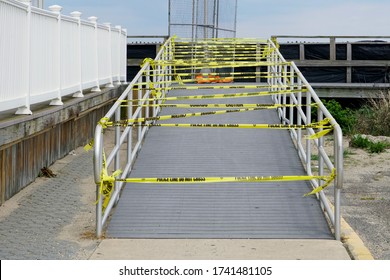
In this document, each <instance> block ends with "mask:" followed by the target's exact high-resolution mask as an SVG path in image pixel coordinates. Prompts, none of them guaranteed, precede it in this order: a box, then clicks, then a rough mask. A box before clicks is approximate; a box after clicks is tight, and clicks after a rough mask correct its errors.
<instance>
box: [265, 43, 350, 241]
mask: <svg viewBox="0 0 390 280" xmlns="http://www.w3.org/2000/svg"><path fill="white" fill-rule="evenodd" d="M269 47H270V49H271V50H272V53H271V55H270V57H269V60H271V61H272V62H274V63H275V65H276V66H270V67H269V71H270V72H271V73H277V74H278V75H275V76H279V78H269V79H268V83H269V84H270V85H273V86H275V85H276V86H277V85H280V86H281V88H282V87H283V89H285V88H286V87H291V88H294V87H295V88H298V89H303V87H304V88H305V89H306V91H307V92H306V94H305V97H306V103H305V105H306V112H304V110H303V109H302V106H301V105H303V102H302V99H303V92H302V91H299V92H296V93H290V94H289V95H288V96H287V94H283V95H274V96H273V99H274V102H275V103H278V104H288V99H287V97H288V98H289V102H290V104H292V105H296V109H295V111H294V109H290V112H289V116H287V111H286V107H283V108H279V109H278V112H279V117H280V119H281V120H282V122H285V123H287V122H288V123H289V124H309V123H311V114H312V111H311V104H312V103H315V104H316V105H317V106H318V107H317V112H318V121H322V120H323V119H324V117H325V118H328V119H329V120H330V124H331V125H332V126H333V147H334V162H333V163H332V161H331V159H330V157H329V156H328V155H327V154H326V152H325V149H324V146H323V145H324V137H320V138H319V139H315V140H309V139H306V140H305V141H304V142H302V138H303V137H302V131H301V130H300V129H297V130H291V131H290V132H291V133H290V134H291V138H292V139H293V141H294V143H295V144H296V148H297V150H298V153H299V156H300V157H301V160H302V162H303V164H304V167H305V169H306V172H307V174H308V175H313V171H312V166H313V160H312V158H311V155H312V154H313V149H312V145H311V144H312V142H311V141H313V143H314V145H315V146H316V148H317V150H318V174H319V175H324V173H325V169H326V170H327V171H328V172H329V173H331V172H332V170H333V169H335V170H336V178H335V181H334V207H333V209H332V207H331V205H330V203H329V201H328V199H327V198H326V196H325V194H324V192H323V191H321V192H319V194H318V198H319V200H320V202H321V206H322V208H323V210H324V211H325V213H326V214H327V215H328V217H329V220H330V222H331V224H332V225H333V227H334V235H335V238H336V240H340V238H341V226H340V221H341V217H340V193H341V189H342V187H343V134H342V130H341V128H340V125H339V124H338V123H337V122H336V120H335V119H334V118H333V116H332V115H331V113H330V112H329V111H328V110H327V108H326V107H325V105H324V104H323V103H322V101H321V100H320V98H319V97H318V95H317V94H316V92H315V91H314V90H313V88H312V87H311V85H310V84H309V83H308V82H307V80H306V79H305V77H304V76H303V75H302V73H301V72H300V71H299V69H298V67H297V66H296V65H295V63H294V62H290V63H288V62H287V61H286V60H285V59H284V58H283V56H282V55H281V53H280V52H279V50H278V48H277V47H276V46H275V44H274V42H273V41H272V40H270V41H269ZM277 62H283V64H282V63H277ZM287 74H288V75H289V76H287ZM283 75H284V77H283V78H280V76H283ZM271 76H272V75H271ZM274 90H275V91H277V90H278V89H277V88H275V89H274ZM294 113H295V114H294ZM306 131H307V132H306V133H307V135H313V134H314V133H315V132H314V130H313V129H307V130H306ZM311 183H312V185H313V187H314V188H316V187H318V186H319V185H320V182H318V181H317V180H311Z"/></svg>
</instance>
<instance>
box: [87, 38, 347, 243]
mask: <svg viewBox="0 0 390 280" xmlns="http://www.w3.org/2000/svg"><path fill="white" fill-rule="evenodd" d="M172 44H173V41H172V39H169V40H167V41H166V42H165V44H164V45H163V46H162V48H161V50H160V52H159V53H158V55H157V57H156V59H155V60H159V59H162V60H165V61H168V60H172ZM264 44H268V48H269V54H268V57H267V60H268V61H269V62H271V63H269V64H268V65H269V66H268V72H269V74H271V75H268V76H272V74H277V75H274V77H271V78H268V84H269V85H270V87H271V90H275V91H278V90H279V89H286V88H288V87H291V88H294V91H292V93H289V94H275V95H273V97H272V98H273V101H274V102H275V103H276V104H286V105H287V104H292V105H295V106H294V107H291V108H290V111H289V112H287V109H286V106H284V107H281V108H279V109H278V114H279V117H280V119H281V122H283V123H288V124H298V125H300V124H310V123H311V122H312V120H311V113H312V110H311V104H312V103H316V104H317V106H318V109H317V110H318V121H321V120H323V119H324V118H328V119H329V120H330V123H331V125H332V126H333V131H334V132H333V133H334V139H333V147H334V159H333V160H331V157H330V156H329V155H328V154H327V153H326V151H325V149H324V137H323V136H322V137H319V138H318V139H316V140H302V139H303V131H302V130H301V129H296V130H290V135H291V137H292V139H293V141H294V143H295V145H296V148H297V150H298V154H299V156H300V158H301V160H302V163H303V165H304V167H305V170H306V172H307V175H313V172H314V171H313V170H312V166H313V160H312V158H311V155H312V154H313V145H312V142H313V143H314V146H315V147H316V148H317V151H318V157H319V159H318V162H319V164H318V175H320V176H322V175H324V174H325V173H326V172H327V173H331V172H332V171H333V170H334V169H335V170H336V174H337V176H336V179H335V181H334V209H332V207H331V205H330V203H329V202H328V200H327V198H326V196H325V194H324V192H323V191H320V192H319V193H318V194H317V197H318V199H319V200H320V202H321V206H322V208H323V210H324V212H325V213H326V215H327V216H328V218H329V221H330V223H331V224H332V226H333V227H334V234H335V238H336V239H337V240H340V191H341V189H342V184H343V144H342V131H341V128H340V126H339V125H338V124H337V122H336V120H335V119H334V118H333V117H332V115H331V114H330V112H329V111H328V110H327V109H326V107H325V106H324V104H323V103H322V102H321V100H320V99H319V97H318V95H317V94H316V92H315V91H314V90H313V88H312V87H311V86H310V84H309V83H308V82H307V80H306V79H305V78H304V77H303V75H302V74H301V72H300V71H299V69H298V68H297V66H296V65H295V64H294V63H293V62H291V63H290V62H286V60H285V59H284V58H283V56H282V55H281V54H280V52H279V50H278V49H277V48H276V46H275V44H274V43H273V42H272V41H271V40H268V41H265V42H263V41H262V42H261V43H259V44H256V45H263V46H264ZM264 59H265V58H264ZM153 68H154V69H153ZM172 70H173V69H172V66H169V63H168V64H164V63H162V64H160V63H155V65H151V64H150V62H148V61H146V62H145V63H144V65H143V66H142V68H141V70H140V72H139V73H138V74H137V75H136V76H135V78H134V79H133V81H132V82H131V83H130V84H129V86H128V87H127V89H126V90H125V91H124V93H123V94H122V95H121V96H120V97H119V99H118V100H117V101H116V102H115V104H114V106H113V107H112V108H111V109H110V110H109V112H108V113H107V114H106V115H105V118H107V119H110V120H111V118H114V120H115V121H120V117H121V108H122V106H121V104H122V102H123V101H125V100H132V94H133V89H135V86H136V85H137V84H138V85H139V84H141V83H142V84H144V85H147V86H145V87H142V86H141V87H138V88H137V91H138V97H137V100H138V107H137V109H136V110H135V112H134V113H132V111H131V110H132V107H130V106H129V107H127V116H131V118H132V119H135V118H141V117H142V116H143V109H142V108H143V107H145V106H143V105H145V102H146V100H147V99H148V98H149V96H150V95H151V92H152V90H151V87H150V86H149V84H152V85H153V87H155V88H158V87H159V86H161V87H162V89H161V92H162V97H164V95H165V92H164V90H163V88H165V87H166V86H167V85H169V84H171V83H172V81H171V78H172V76H173V73H172V72H173V71H172ZM150 73H154V74H153V75H151V74H150ZM156 74H157V75H156ZM278 87H279V88H278ZM296 89H298V91H297V90H296ZM299 89H302V90H299ZM303 89H305V93H304V91H303ZM304 98H306V101H305V103H304V102H303V101H304ZM148 102H149V101H148ZM154 102H156V101H154ZM301 105H306V110H303V108H302V107H303V106H301ZM148 109H149V108H148V106H146V108H145V114H148ZM158 113H159V109H158V106H157V107H156V106H153V116H157V114H158ZM103 130H104V128H103V124H102V123H100V124H98V125H97V127H96V132H95V144H94V148H95V149H94V176H95V183H96V187H97V198H98V203H97V208H96V209H97V210H96V223H97V226H96V227H97V229H96V230H97V236H98V237H100V236H101V234H102V229H103V226H104V224H105V223H106V221H107V218H108V216H109V214H110V211H111V210H112V208H113V207H114V205H115V203H116V202H117V201H118V199H119V194H120V191H121V189H122V187H123V183H124V182H115V186H114V191H113V192H112V194H111V198H110V200H109V202H108V205H106V207H105V211H104V213H103V200H102V196H101V195H100V192H101V190H100V181H101V172H102V169H103V162H104V159H103V153H104V151H103V147H104V143H103V137H102V133H103ZM132 130H133V127H131V126H129V127H126V128H124V129H123V131H122V130H121V127H119V126H117V127H115V146H114V148H113V150H112V151H111V153H110V154H109V155H108V156H107V160H106V162H105V165H106V168H107V170H111V169H112V171H114V170H118V169H120V168H121V163H120V158H119V156H120V155H119V151H120V147H121V146H122V145H123V144H125V142H126V140H127V158H126V160H125V164H123V165H124V168H123V173H122V175H121V176H120V179H125V178H126V176H127V175H128V173H129V172H130V171H131V169H132V165H133V163H134V160H135V158H136V156H137V153H138V151H139V150H140V148H141V145H142V141H143V138H144V136H145V134H146V132H147V130H148V126H138V139H137V142H136V143H134V147H133V145H132V142H131V138H132ZM305 131H306V134H307V135H314V134H315V131H314V130H313V129H306V130H305ZM112 163H114V164H113V168H110V166H111V165H112ZM321 183H323V182H321V181H318V180H314V179H313V180H311V184H312V186H313V187H314V188H316V187H318V186H319V185H321Z"/></svg>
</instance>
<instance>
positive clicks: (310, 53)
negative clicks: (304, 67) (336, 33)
mask: <svg viewBox="0 0 390 280" xmlns="http://www.w3.org/2000/svg"><path fill="white" fill-rule="evenodd" d="M329 52H330V47H329V44H312V45H305V59H310V60H329V59H330V55H329Z"/></svg>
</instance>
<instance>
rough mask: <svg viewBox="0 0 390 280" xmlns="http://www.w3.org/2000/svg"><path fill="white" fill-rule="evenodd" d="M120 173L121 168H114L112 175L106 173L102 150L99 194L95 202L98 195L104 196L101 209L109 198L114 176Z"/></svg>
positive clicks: (105, 205)
mask: <svg viewBox="0 0 390 280" xmlns="http://www.w3.org/2000/svg"><path fill="white" fill-rule="evenodd" d="M121 173H122V171H121V170H116V171H115V172H114V173H113V174H112V175H108V171H107V166H106V155H105V153H104V151H103V164H102V171H101V173H100V186H99V196H98V199H97V201H96V204H97V203H98V202H99V200H100V197H101V196H102V195H103V196H104V201H103V205H102V207H103V210H104V209H105V208H106V207H107V205H108V203H109V201H110V198H111V193H112V191H113V189H114V186H115V185H114V184H115V181H116V180H117V179H116V177H117V176H119V175H120V174H121Z"/></svg>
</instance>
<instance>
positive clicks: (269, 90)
mask: <svg viewBox="0 0 390 280" xmlns="http://www.w3.org/2000/svg"><path fill="white" fill-rule="evenodd" d="M203 69H207V71H208V72H209V74H208V75H205V74H201V75H200V74H199V72H201V71H203ZM215 72H216V73H215ZM220 75H221V77H220ZM222 75H225V76H224V77H222ZM232 80H234V81H235V82H234V83H229V84H226V83H227V82H231V81H232ZM238 80H240V81H243V80H244V81H247V82H245V83H237V81H238ZM204 82H206V83H207V84H206V85H199V84H197V83H204ZM215 82H222V84H219V83H215ZM232 93H234V94H235V96H231V94H232ZM218 94H220V95H218ZM194 95H197V97H194ZM188 96H192V97H191V98H189V97H188ZM222 103H223V104H224V106H225V107H223V106H221V104H222ZM195 104H196V105H197V106H194V105H195ZM239 104H244V105H239ZM262 104H263V105H262ZM264 104H268V105H275V107H273V108H272V109H271V108H266V107H267V106H268V105H266V106H265V107H264ZM180 105H186V107H183V106H180ZM205 105H210V106H207V107H208V108H203V107H205ZM215 105H218V106H215ZM209 107H212V108H214V107H216V109H210V108H209ZM226 107H234V108H236V107H238V108H242V107H244V108H250V110H246V111H245V112H242V111H240V112H234V113H233V112H229V113H227V112H226V113H224V114H219V113H221V111H223V110H225V109H226ZM269 107H272V106H269ZM210 110H212V111H217V112H218V111H220V112H219V113H218V114H217V113H216V114H214V113H213V114H210ZM313 111H315V113H316V114H315V119H314V117H313V120H312V116H313V114H312V112H313ZM194 112H197V113H200V112H206V114H201V115H200V116H199V115H198V116H196V117H194V116H193V115H192V117H191V118H188V117H190V114H192V113H194ZM164 116H165V117H166V116H169V117H168V118H164ZM169 124H171V125H174V126H173V127H172V126H170V127H168V125H169ZM191 124H192V125H191ZM194 124H195V125H194ZM207 124H222V125H217V126H219V127H215V126H214V127H213V128H210V127H207ZM226 124H240V125H233V126H234V127H233V128H230V127H229V128H227V126H230V125H226ZM243 124H245V125H243ZM248 124H249V125H248ZM268 124H271V125H268ZM164 125H165V126H164ZM183 125H187V126H190V127H186V128H184V127H180V126H183ZM109 126H114V127H115V146H114V148H113V149H112V150H111V151H110V152H109V153H108V154H107V157H105V153H104V150H103V147H104V138H105V135H104V134H103V132H104V129H106V128H107V127H109ZM263 126H264V127H263ZM244 127H246V128H244ZM248 127H250V128H248ZM261 128H268V129H261ZM274 128H278V129H274ZM279 128H283V129H279ZM329 132H333V136H332V135H331V136H329V138H328V141H327V144H328V145H332V146H333V151H334V152H333V153H332V154H328V153H327V152H326V150H325V149H324V141H325V140H324V137H325V135H326V134H328V135H329ZM134 134H136V135H137V140H136V141H135V142H134V143H133V142H132V141H133V136H134ZM141 147H142V148H141ZM342 162H343V148H342V133H341V129H340V127H339V125H338V124H337V123H336V121H335V120H334V118H333V117H332V116H331V115H330V113H329V112H328V111H327V109H326V108H325V106H324V105H323V104H322V102H321V100H320V99H319V98H318V96H317V95H316V93H315V92H314V91H313V89H312V88H311V87H310V85H309V84H308V83H307V81H306V80H305V78H304V77H303V76H302V74H301V73H300V72H299V70H298V68H297V67H296V66H295V64H294V63H290V62H286V61H285V60H284V58H283V57H282V56H281V55H280V53H279V51H278V49H277V47H276V46H275V43H274V42H272V41H270V40H267V41H261V40H241V39H223V40H221V39H217V40H206V41H197V42H193V41H187V40H184V39H178V38H170V39H169V40H167V42H166V43H165V45H164V46H163V47H162V49H161V50H160V52H159V54H158V55H157V57H156V58H155V59H154V60H152V59H148V60H145V62H144V64H143V65H142V67H141V70H140V72H139V73H138V75H137V76H136V77H135V78H134V80H133V81H132V82H131V83H130V84H129V86H128V88H127V89H126V91H125V92H124V93H123V94H122V96H121V97H120V98H119V99H118V101H117V102H116V103H115V105H114V106H113V107H112V108H111V110H110V111H109V112H108V113H107V114H106V116H105V117H104V118H103V119H102V120H101V121H100V122H99V124H98V125H97V127H96V131H95V141H94V176H95V182H96V184H97V198H98V203H97V208H96V209H97V211H96V213H97V215H96V220H97V236H101V235H102V232H103V229H104V226H105V225H107V227H106V234H105V235H106V237H108V238H283V239H298V238H299V239H332V238H335V239H337V240H339V239H340V190H341V187H342V171H343V170H342ZM118 170H122V171H123V172H122V173H121V174H120V173H119V172H118ZM174 177H178V178H179V179H183V178H185V179H187V178H196V177H199V178H206V179H205V180H204V181H205V182H202V183H199V182H198V181H197V180H193V181H192V182H191V183H185V184H182V183H178V182H175V183H171V182H173V181H174V180H177V181H180V180H179V179H178V178H176V179H174V180H171V179H173V178H174ZM211 177H217V181H218V178H228V177H231V178H233V180H232V181H229V182H226V181H224V182H215V181H213V180H209V179H212V178H211ZM269 177H272V181H267V180H262V178H269ZM282 177H283V178H287V177H294V178H295V177H296V178H295V179H292V180H290V179H288V180H279V178H282ZM166 178H169V179H166ZM243 178H244V179H243ZM253 178H256V180H254V179H253ZM258 178H260V179H261V180H260V181H261V182H259V181H258V180H257V179H258ZM297 178H298V179H297ZM162 181H165V183H162ZM168 181H169V182H168ZM221 181H223V180H221ZM265 181H266V182H265ZM328 186H330V188H332V187H333V191H334V200H333V204H334V207H333V208H332V206H331V205H330V204H329V201H328V199H327V198H326V196H325V193H324V191H323V190H322V189H323V188H325V187H328ZM313 189H314V190H315V191H314V192H313V193H314V194H312V195H310V196H306V197H303V195H304V194H306V193H308V192H310V191H312V190H313Z"/></svg>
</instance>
